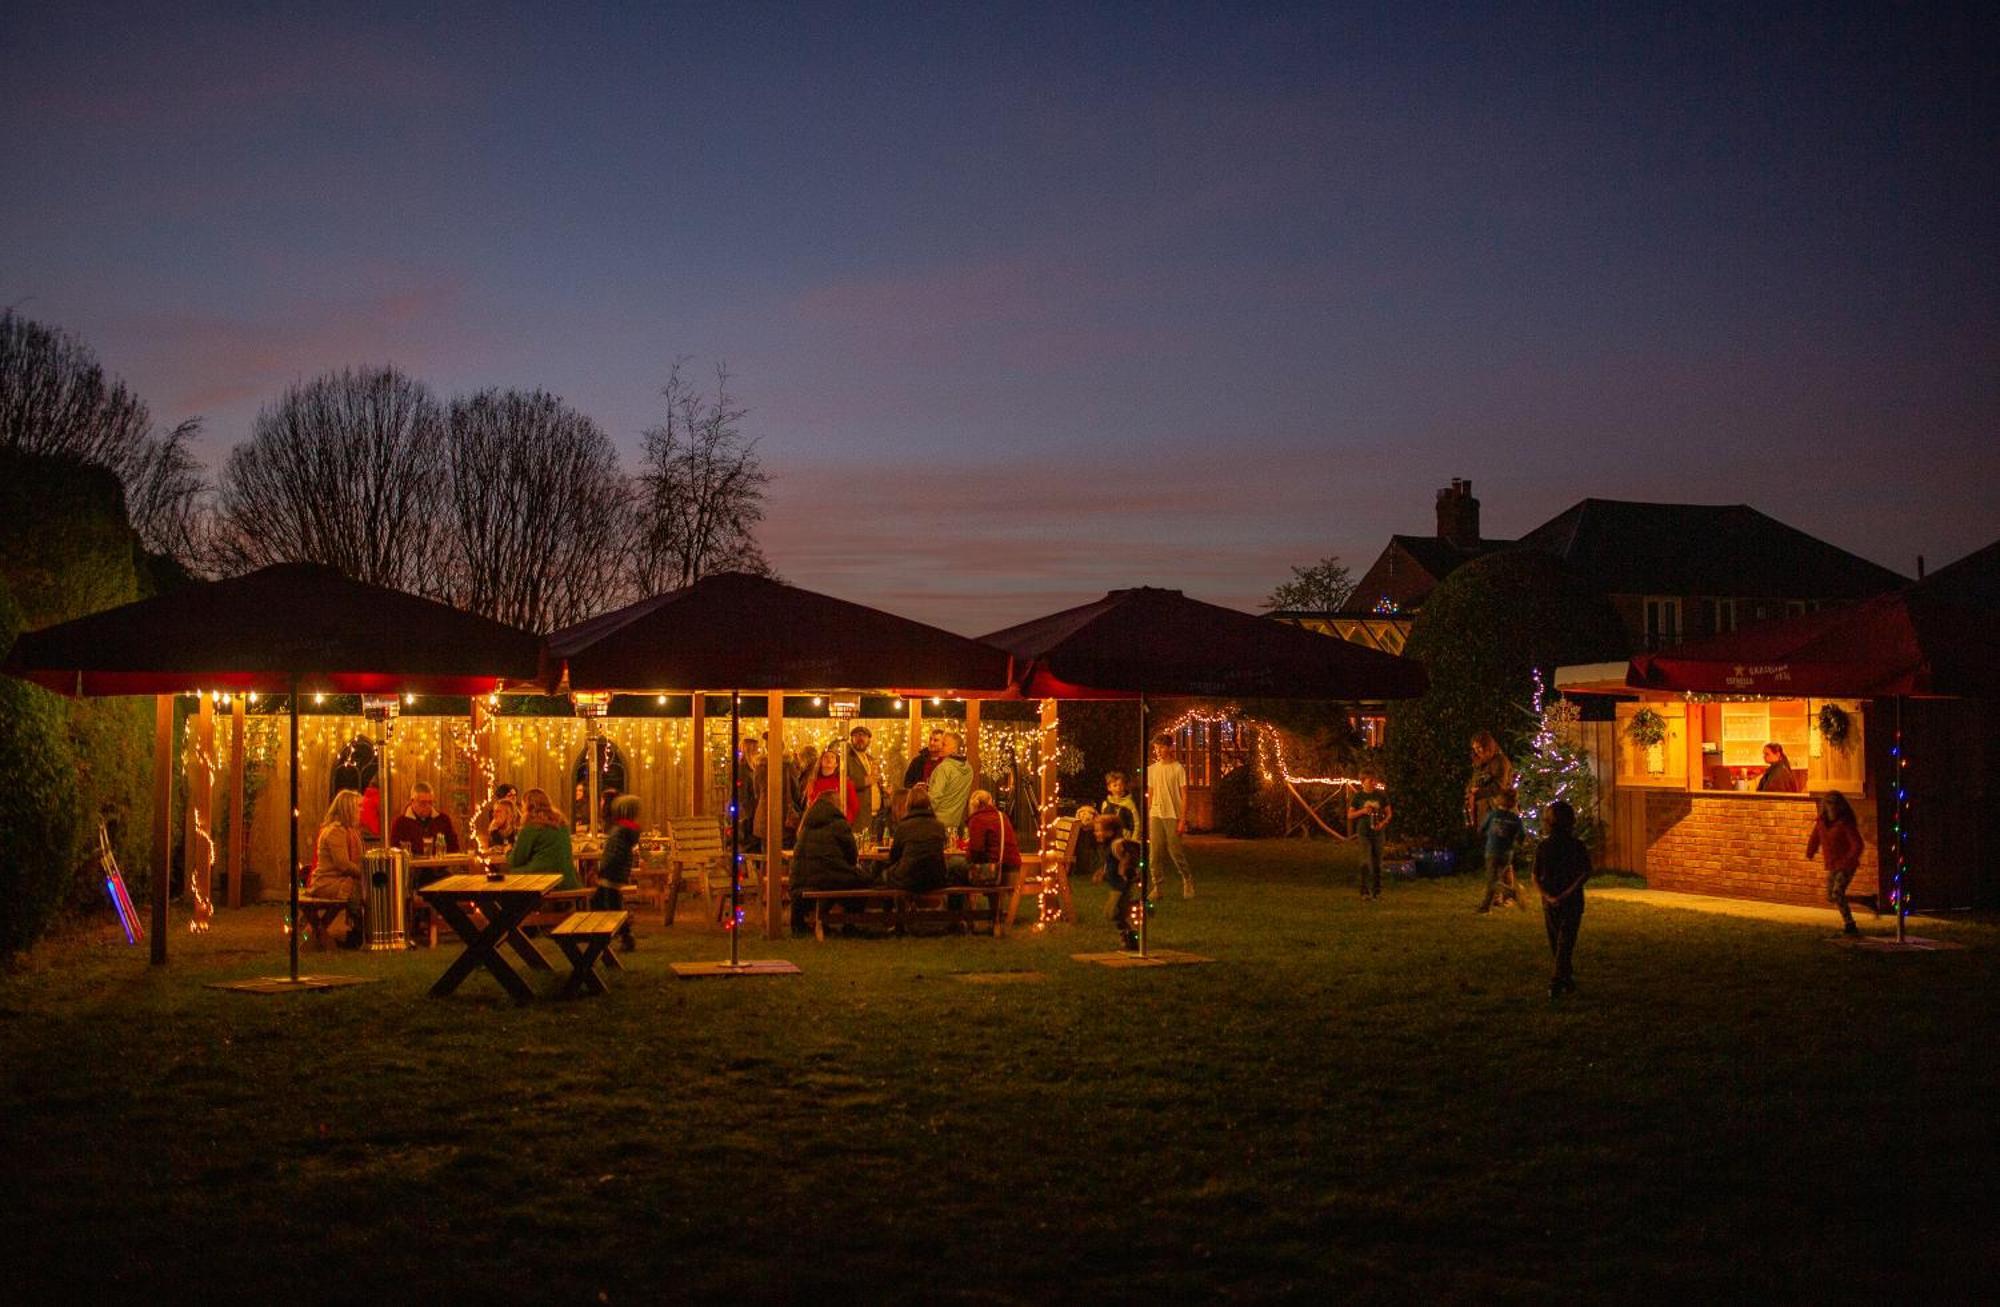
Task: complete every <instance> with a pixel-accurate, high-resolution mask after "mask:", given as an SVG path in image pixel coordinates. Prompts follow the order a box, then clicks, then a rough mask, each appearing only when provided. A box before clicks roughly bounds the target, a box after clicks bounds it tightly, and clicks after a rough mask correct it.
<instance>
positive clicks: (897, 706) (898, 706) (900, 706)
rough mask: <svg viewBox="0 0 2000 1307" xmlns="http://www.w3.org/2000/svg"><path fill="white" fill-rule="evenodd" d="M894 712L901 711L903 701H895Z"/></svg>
mask: <svg viewBox="0 0 2000 1307" xmlns="http://www.w3.org/2000/svg"><path fill="white" fill-rule="evenodd" d="M896 711H897V712H901V711H903V701H902V700H901V699H898V700H896Z"/></svg>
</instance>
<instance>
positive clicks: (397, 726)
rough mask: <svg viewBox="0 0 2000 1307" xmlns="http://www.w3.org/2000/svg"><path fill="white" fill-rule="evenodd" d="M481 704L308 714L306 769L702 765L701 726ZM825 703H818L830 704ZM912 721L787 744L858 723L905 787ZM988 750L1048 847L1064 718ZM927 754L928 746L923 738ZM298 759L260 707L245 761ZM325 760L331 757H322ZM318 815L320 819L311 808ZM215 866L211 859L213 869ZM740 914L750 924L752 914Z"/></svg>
mask: <svg viewBox="0 0 2000 1307" xmlns="http://www.w3.org/2000/svg"><path fill="white" fill-rule="evenodd" d="M191 697H192V698H195V699H197V700H201V699H206V700H208V701H209V702H210V703H211V704H213V705H214V706H215V707H217V708H221V709H227V708H229V707H231V706H232V705H233V703H234V702H235V700H236V699H237V698H238V697H239V696H238V695H237V694H234V693H232V692H229V691H197V692H195V693H194V694H193V695H192V696H191ZM240 697H241V698H242V699H243V700H244V702H245V704H246V705H247V706H250V707H252V708H255V707H256V706H257V705H258V704H259V703H260V700H261V699H262V696H260V695H259V694H257V693H256V692H248V693H244V694H242V695H241V696H240ZM340 697H350V698H351V696H340ZM300 698H301V700H303V701H305V702H307V703H310V704H311V705H312V706H313V707H314V708H319V709H325V708H326V707H327V704H328V699H329V696H328V695H327V694H325V693H323V692H308V693H306V694H301V695H300ZM337 698H338V697H337ZM658 700H659V703H660V704H661V705H662V706H664V704H665V703H666V696H665V695H660V696H658ZM275 701H276V702H282V696H277V697H276V700H275ZM478 702H479V705H480V706H482V707H483V708H484V709H485V711H483V712H480V713H476V714H473V715H471V716H470V717H468V716H463V715H457V714H452V715H431V714H410V715H407V716H406V715H401V714H395V715H392V716H391V717H390V718H389V719H388V720H387V721H379V720H378V721H370V720H368V719H367V718H365V717H364V716H361V715H356V714H354V713H351V712H332V713H329V712H324V711H322V712H318V713H309V714H306V715H303V716H301V717H300V718H299V719H298V731H299V739H298V748H299V752H300V756H301V762H302V767H303V768H306V769H312V770H317V769H321V768H325V767H331V766H336V765H338V760H339V759H340V758H341V757H342V756H343V752H344V751H346V750H349V749H351V748H353V747H354V741H355V740H356V739H357V738H367V739H368V740H369V741H370V742H371V743H372V744H374V745H375V746H376V748H377V749H378V750H379V751H380V752H381V753H382V754H384V755H386V759H387V761H388V763H389V765H390V768H391V771H392V773H394V774H396V775H398V776H407V777H410V778H412V780H414V779H422V778H425V776H426V773H429V772H431V771H432V769H435V774H436V775H438V776H440V777H449V776H451V775H452V774H453V767H454V764H455V762H458V761H461V760H462V761H463V762H464V764H465V767H466V773H465V775H464V778H463V779H464V781H466V782H469V785H468V788H472V789H476V790H477V792H479V793H491V792H492V789H493V787H494V785H495V784H496V782H497V781H499V780H500V779H503V778H514V777H524V776H525V775H527V774H531V773H534V772H538V771H539V772H543V773H546V772H547V771H548V768H549V766H550V764H551V763H554V764H555V765H556V766H558V767H560V768H561V772H560V774H561V775H563V776H564V777H567V776H568V774H569V771H570V769H571V768H572V767H573V766H575V765H576V760H577V759H579V758H581V757H583V756H584V753H585V749H586V746H587V743H588V741H589V739H590V737H591V733H592V731H593V729H594V730H596V731H597V732H599V733H600V734H601V735H602V737H603V738H604V739H605V740H606V741H608V742H609V744H610V745H611V746H612V747H611V748H607V749H604V750H602V751H601V753H600V763H599V765H600V768H601V771H602V773H603V775H604V777H605V778H607V779H608V777H609V776H610V775H611V774H612V772H613V769H614V767H615V766H616V765H617V763H618V762H620V761H622V762H623V764H624V765H625V766H626V767H627V768H628V769H631V770H630V771H628V773H627V775H628V777H630V776H631V775H632V774H633V772H636V773H637V774H638V775H652V774H655V773H658V772H659V771H661V770H662V769H663V768H664V769H666V770H667V771H668V772H669V773H670V774H671V775H672V776H674V777H682V776H685V772H684V771H683V769H684V768H685V767H686V766H688V765H689V763H690V754H691V751H692V746H693V743H694V730H693V722H692V720H691V719H690V718H686V717H675V718H668V717H615V718H614V717H601V718H596V719H593V720H590V721H585V720H580V719H579V718H577V717H574V716H558V715H553V714H551V715H534V716H526V715H524V716H511V715H507V714H505V713H503V712H502V711H501V708H502V705H503V701H502V697H501V696H500V695H499V694H497V693H495V694H489V695H485V696H482V697H481V698H480V700H479V701H478ZM814 702H815V706H818V705H819V704H820V703H821V702H822V700H815V701H814ZM905 702H906V701H905V700H903V699H901V698H898V699H896V700H895V701H894V705H893V706H894V707H895V709H896V710H898V711H899V712H901V711H902V710H903V708H904V706H905ZM931 702H932V704H934V705H941V704H942V703H943V702H944V701H943V699H942V698H933V699H932V700H931ZM403 703H404V705H406V706H414V705H415V703H416V696H415V695H405V696H404V697H403ZM271 706H272V704H271V703H268V702H267V703H264V708H265V709H267V710H268V709H269V708H270V707H271ZM908 722H909V719H908V718H907V717H904V716H898V717H894V718H873V719H863V718H848V719H831V718H822V717H818V716H804V715H800V716H792V717H787V718H786V720H785V723H784V729H783V738H784V745H785V747H786V748H787V749H788V750H791V751H793V752H794V753H796V752H797V751H798V750H799V749H801V748H802V747H803V746H805V745H808V744H810V745H812V746H814V747H816V748H821V747H827V746H830V745H832V744H834V743H835V742H837V741H839V740H841V739H844V738H845V736H846V734H847V732H848V731H849V730H851V729H852V728H853V727H855V726H867V727H868V728H869V729H870V730H871V732H872V733H873V745H872V750H871V752H872V755H873V757H874V758H875V760H876V763H877V766H878V767H879V768H880V774H881V775H882V777H883V778H884V781H885V783H889V784H893V782H894V781H895V780H896V779H897V778H899V777H900V776H901V774H902V772H903V770H904V767H905V765H906V763H907V760H908V756H909V753H910V750H909V748H908V746H907V735H908ZM940 724H945V725H950V724H951V723H950V721H949V719H945V720H944V721H941V720H940V719H937V718H930V719H927V720H926V721H925V726H926V727H935V726H938V725H940ZM957 729H960V730H961V731H962V730H963V727H962V726H958V727H957ZM183 730H184V736H183V740H184V745H185V747H184V750H183V753H182V757H183V769H184V775H185V776H186V777H187V779H188V780H189V781H190V782H194V781H195V780H196V779H197V778H203V779H204V780H205V783H204V784H203V785H202V787H201V791H202V792H204V793H209V794H212V793H213V785H214V780H215V777H216V775H217V774H218V773H219V772H220V771H221V769H222V766H223V763H222V760H221V759H220V758H219V756H218V755H219V752H220V746H219V745H218V744H214V743H210V744H204V742H203V740H202V738H201V734H200V732H199V731H198V729H197V719H196V718H195V717H193V716H190V717H189V718H188V719H187V721H186V722H185V724H184V728H183ZM703 734H704V741H703V742H704V743H705V744H706V745H707V746H708V747H707V748H706V749H705V750H704V751H703V752H704V754H705V756H706V757H707V758H708V759H709V760H711V763H712V773H711V775H710V776H709V778H708V779H709V781H710V783H711V784H712V785H713V787H714V791H715V792H717V793H726V791H727V788H728V772H729V759H728V756H727V755H728V734H729V722H728V718H727V717H726V716H722V715H719V714H716V715H709V716H707V717H706V718H705V721H704V731H703ZM979 745H980V755H981V760H982V764H983V769H984V770H986V771H988V772H989V773H997V772H998V771H999V769H1000V767H1001V763H1002V760H1003V759H1008V758H1009V757H1010V756H1011V760H1012V762H1013V766H1014V783H1015V786H1016V790H1015V793H1016V795H1017V796H1019V795H1020V794H1021V793H1022V791H1023V790H1024V789H1025V788H1026V787H1027V786H1028V784H1029V781H1030V778H1032V781H1033V784H1034V787H1035V789H1036V790H1037V791H1038V792H1037V793H1035V795H1034V805H1035V810H1034V814H1033V815H1034V819H1035V831H1036V837H1037V843H1038V844H1046V838H1047V832H1048V830H1049V828H1050V827H1051V826H1052V825H1053V823H1054V822H1055V821H1056V820H1057V818H1058V815H1059V814H1060V811H1061V803H1062V775H1063V772H1064V769H1065V767H1067V769H1068V770H1070V771H1075V770H1078V769H1080V767H1081V765H1082V756H1081V754H1080V753H1079V752H1078V751H1077V750H1076V749H1075V748H1074V747H1073V746H1072V747H1066V746H1064V745H1063V744H1062V741H1061V736H1060V727H1059V723H1058V721H1057V719H1056V718H1055V715H1054V714H1052V713H1051V714H1047V715H1046V716H1045V717H1044V718H1043V719H1041V720H1034V721H1012V720H1004V719H1002V720H986V721H982V722H981V723H980V726H979ZM918 747H921V742H919V743H918ZM1069 755H1075V756H1073V757H1072V756H1069ZM288 757H289V749H288V741H287V718H286V717H285V716H284V715H283V714H280V713H274V712H270V711H254V712H252V713H251V714H250V715H248V716H247V717H246V718H245V720H244V736H243V759H242V761H243V764H244V766H245V767H246V768H250V767H256V768H259V769H263V770H266V771H276V770H279V769H282V768H283V767H284V766H286V765H287V764H288ZM314 759H319V760H324V761H311V760H314ZM1045 764H1046V765H1045ZM400 783H401V782H400V781H399V785H400ZM565 783H566V782H565ZM659 784H660V785H661V787H662V789H663V795H662V797H663V798H666V799H668V800H669V802H668V804H667V807H668V810H669V811H671V810H672V802H671V800H672V799H673V797H675V796H678V795H679V794H680V793H681V792H682V786H681V785H680V784H679V783H678V781H677V780H669V779H668V778H665V777H662V778H660V780H659ZM190 811H191V814H192V822H193V829H194V831H195V836H194V838H195V840H196V842H197V844H198V846H199V847H201V848H203V849H208V850H212V849H213V847H214V842H213V839H212V836H211V834H210V831H209V826H210V822H209V821H208V819H207V816H206V814H205V813H204V812H202V811H201V810H200V805H195V807H194V808H192V809H191V810H190ZM306 815H307V816H308V817H310V815H311V810H310V808H308V810H307V813H306ZM212 860H213V858H212V854H211V856H210V857H209V858H208V859H206V860H204V863H203V865H204V866H205V865H207V863H209V862H212ZM188 885H189V894H190V897H191V898H192V899H193V900H194V902H195V905H196V906H195V911H194V916H193V920H192V922H191V928H192V929H196V930H200V929H205V928H206V926H207V923H208V921H209V920H210V919H211V917H212V915H213V902H212V899H211V897H210V893H209V885H208V883H207V878H206V877H205V876H202V875H194V874H191V875H190V876H189V880H188ZM1064 910H1065V908H1064V897H1063V894H1062V887H1061V885H1060V883H1059V882H1057V881H1056V880H1054V879H1053V878H1051V879H1049V880H1045V881H1044V882H1043V883H1042V886H1041V890H1040V893H1039V896H1038V903H1037V914H1036V915H1037V921H1036V923H1035V927H1036V929H1041V928H1043V927H1044V926H1046V925H1047V924H1049V923H1050V922H1054V921H1058V920H1061V919H1062V917H1063V915H1064ZM737 915H738V918H739V923H738V924H740V921H741V918H742V912H741V910H740V909H739V912H738V914H737ZM725 924H727V923H725Z"/></svg>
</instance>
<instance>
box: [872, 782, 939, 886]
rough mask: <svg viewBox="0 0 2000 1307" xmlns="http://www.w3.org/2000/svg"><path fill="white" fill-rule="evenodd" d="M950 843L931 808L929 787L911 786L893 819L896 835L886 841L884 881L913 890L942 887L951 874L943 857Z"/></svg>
mask: <svg viewBox="0 0 2000 1307" xmlns="http://www.w3.org/2000/svg"><path fill="white" fill-rule="evenodd" d="M950 843H951V834H950V832H948V831H946V830H945V828H944V823H943V822H941V821H939V820H938V819H937V813H936V812H934V811H932V810H931V792H930V787H929V786H925V785H916V786H913V787H911V789H910V801H909V804H908V806H907V807H906V808H905V809H904V811H903V819H902V820H901V821H899V822H897V823H896V836H895V838H894V839H893V840H891V841H890V842H889V868H888V870H887V871H884V872H883V873H882V879H883V881H884V882H885V883H887V884H888V885H890V886H892V887H894V888H896V889H900V890H908V891H910V892H911V893H912V894H925V893H928V892H930V891H931V890H934V889H939V888H941V887H943V885H944V883H945V882H946V880H948V879H949V878H950V874H951V873H950V871H949V870H948V869H947V867H946V866H945V860H944V854H945V849H946V847H947V846H949V845H950Z"/></svg>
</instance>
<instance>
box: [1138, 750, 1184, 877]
mask: <svg viewBox="0 0 2000 1307" xmlns="http://www.w3.org/2000/svg"><path fill="white" fill-rule="evenodd" d="M1146 817H1147V821H1146V834H1147V838H1148V839H1149V840H1150V841H1151V843H1152V846H1153V848H1154V849H1155V850H1157V852H1156V853H1155V855H1154V860H1155V862H1156V863H1157V864H1158V865H1160V866H1165V865H1167V864H1168V863H1171V864H1173V868H1174V870H1175V871H1178V872H1179V873H1180V874H1181V897H1182V898H1184V899H1191V898H1193V897H1194V872H1193V871H1192V870H1191V869H1189V867H1188V856H1187V847H1186V846H1185V845H1184V844H1182V843H1181V836H1182V835H1185V834H1186V833H1187V768H1185V767H1183V766H1181V765H1180V763H1178V762H1176V761H1175V760H1174V737H1173V736H1171V735H1165V734H1162V735H1159V736H1157V737H1155V738H1154V740H1153V765H1152V766H1150V767H1148V768H1146Z"/></svg>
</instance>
